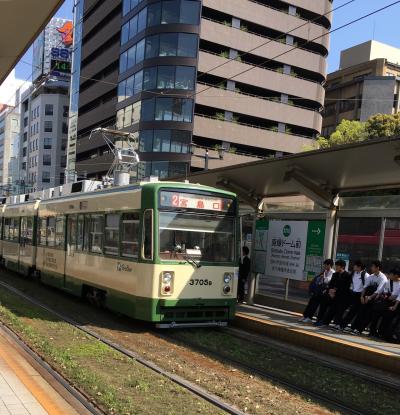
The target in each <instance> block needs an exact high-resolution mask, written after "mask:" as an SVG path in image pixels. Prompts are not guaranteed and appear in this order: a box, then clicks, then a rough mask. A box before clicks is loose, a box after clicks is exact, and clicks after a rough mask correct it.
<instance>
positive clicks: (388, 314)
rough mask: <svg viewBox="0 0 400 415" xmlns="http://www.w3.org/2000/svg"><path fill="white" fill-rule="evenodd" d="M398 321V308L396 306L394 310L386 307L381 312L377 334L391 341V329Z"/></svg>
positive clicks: (399, 320)
mask: <svg viewBox="0 0 400 415" xmlns="http://www.w3.org/2000/svg"><path fill="white" fill-rule="evenodd" d="M399 323H400V308H397V310H396V311H390V310H389V309H386V310H385V311H384V312H383V314H382V320H381V324H380V325H379V328H378V333H379V335H380V336H381V337H383V338H384V339H385V340H387V341H389V342H391V341H393V330H394V329H395V327H396V325H397V324H399Z"/></svg>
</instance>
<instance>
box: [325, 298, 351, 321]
mask: <svg viewBox="0 0 400 415" xmlns="http://www.w3.org/2000/svg"><path fill="white" fill-rule="evenodd" d="M348 305H349V299H348V297H347V296H340V297H334V298H333V299H332V300H331V301H330V303H329V304H328V307H327V310H326V312H325V315H324V316H323V319H322V322H323V323H324V324H330V322H331V321H332V320H333V323H334V324H339V325H340V326H342V324H343V314H344V312H345V311H346V309H347V307H348Z"/></svg>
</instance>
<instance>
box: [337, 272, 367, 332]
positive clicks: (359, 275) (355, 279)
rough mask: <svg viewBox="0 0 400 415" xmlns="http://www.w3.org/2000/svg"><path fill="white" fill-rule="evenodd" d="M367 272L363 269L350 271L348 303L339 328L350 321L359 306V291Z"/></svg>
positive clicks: (345, 325)
mask: <svg viewBox="0 0 400 415" xmlns="http://www.w3.org/2000/svg"><path fill="white" fill-rule="evenodd" d="M368 277H369V274H368V273H367V272H366V271H365V270H364V271H360V272H356V271H353V272H352V273H351V286H350V295H349V303H348V308H349V309H348V311H347V313H346V314H345V315H344V316H343V318H342V323H341V325H340V326H341V328H342V329H344V328H346V327H347V325H348V324H349V323H351V322H352V321H353V319H354V317H355V316H356V315H357V313H358V312H359V310H360V307H361V300H360V299H361V293H362V292H363V290H364V285H365V283H366V281H367V278H368Z"/></svg>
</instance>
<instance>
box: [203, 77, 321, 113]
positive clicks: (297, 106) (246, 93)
mask: <svg viewBox="0 0 400 415" xmlns="http://www.w3.org/2000/svg"><path fill="white" fill-rule="evenodd" d="M197 84H200V85H206V86H210V87H213V88H215V89H222V90H223V91H228V92H234V93H236V94H240V95H246V96H249V97H253V98H258V99H263V100H265V101H271V102H274V103H275V104H283V105H288V106H289V107H295V108H301V109H304V110H307V111H312V112H317V113H319V111H318V110H317V109H312V108H308V107H303V106H302V105H296V104H289V103H288V102H281V101H276V100H275V99H273V98H270V97H263V96H261V95H255V94H249V93H248V92H243V91H236V90H230V89H227V88H226V87H224V88H220V87H219V86H218V85H213V84H209V83H207V82H201V81H197ZM199 92H200V91H199ZM299 99H307V98H301V97H300V98H299ZM289 101H291V99H289ZM310 101H311V100H310ZM315 102H317V101H315ZM320 105H321V104H320ZM321 106H322V105H321Z"/></svg>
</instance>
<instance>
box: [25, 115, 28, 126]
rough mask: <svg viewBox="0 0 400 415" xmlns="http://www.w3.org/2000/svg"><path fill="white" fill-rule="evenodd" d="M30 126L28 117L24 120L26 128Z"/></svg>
mask: <svg viewBox="0 0 400 415" xmlns="http://www.w3.org/2000/svg"><path fill="white" fill-rule="evenodd" d="M27 126H28V117H25V118H24V127H27Z"/></svg>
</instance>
